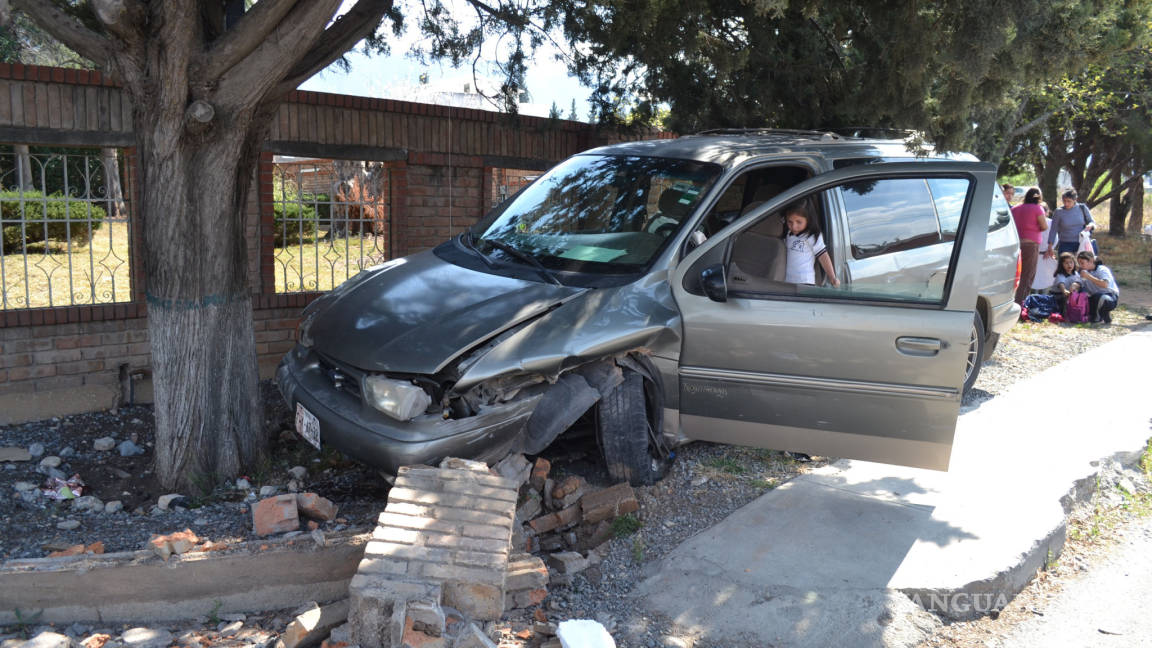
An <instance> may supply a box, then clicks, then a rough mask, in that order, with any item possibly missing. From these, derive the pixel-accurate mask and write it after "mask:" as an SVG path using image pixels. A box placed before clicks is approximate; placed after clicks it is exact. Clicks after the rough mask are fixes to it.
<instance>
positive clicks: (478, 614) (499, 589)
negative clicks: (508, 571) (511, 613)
mask: <svg viewBox="0 0 1152 648" xmlns="http://www.w3.org/2000/svg"><path fill="white" fill-rule="evenodd" d="M501 581H503V579H501ZM444 604H445V605H450V606H452V607H454V608H456V609H457V610H460V611H461V612H463V613H464V614H467V615H468V616H469V617H471V618H473V619H478V620H480V621H495V620H497V619H499V618H500V617H501V616H503V614H504V587H503V583H501V584H499V585H495V584H490V583H478V582H464V581H449V582H446V583H444Z"/></svg>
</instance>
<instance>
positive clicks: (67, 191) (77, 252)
mask: <svg viewBox="0 0 1152 648" xmlns="http://www.w3.org/2000/svg"><path fill="white" fill-rule="evenodd" d="M77 151H79V152H77ZM126 178H127V175H126V173H125V166H124V159H123V156H122V155H121V154H120V153H119V151H117V150H116V149H111V148H108V149H100V150H98V151H97V150H92V151H84V150H82V149H81V150H77V149H72V150H69V151H68V152H45V151H34V150H30V149H29V148H28V147H27V146H22V145H13V146H8V147H5V148H4V149H2V150H0V232H2V234H3V244H2V245H0V310H15V309H25V308H50V307H58V306H80V305H91V304H109V303H116V302H126V301H130V300H131V298H132V279H131V265H130V261H131V254H130V244H131V240H132V238H131V218H130V216H129V203H128V200H127V196H129V195H130V193H129V192H128V190H127V188H126V186H125V184H126V183H125V179H126Z"/></svg>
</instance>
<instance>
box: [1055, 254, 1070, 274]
mask: <svg viewBox="0 0 1152 648" xmlns="http://www.w3.org/2000/svg"><path fill="white" fill-rule="evenodd" d="M1064 259H1071V260H1072V274H1076V255H1075V254H1072V253H1071V252H1061V253H1060V258H1059V259H1058V260H1057V261H1056V272H1053V273H1052V276H1053V277H1059V276H1060V275H1062V274H1064ZM1064 276H1066V277H1070V276H1071V275H1064Z"/></svg>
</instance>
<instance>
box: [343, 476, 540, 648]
mask: <svg viewBox="0 0 1152 648" xmlns="http://www.w3.org/2000/svg"><path fill="white" fill-rule="evenodd" d="M440 466H441V467H440V468H430V467H427V466H406V467H403V468H401V469H400V470H399V474H398V475H397V478H396V484H395V486H393V488H392V490H391V491H390V492H389V493H388V505H387V507H386V508H385V509H384V512H383V513H381V514H380V518H379V523H378V525H377V527H376V530H375V532H373V534H372V539H371V540H370V541H369V542H368V545H367V546H366V547H365V548H364V558H363V560H361V561H360V566H359V567H358V568H357V571H356V575H355V576H354V577H353V578H352V582H351V584H350V586H349V592H350V597H351V612H350V618H349V622H350V623H351V625H352V633H353V639H354V640H355V642H356V643H358V644H360V645H361V646H363V648H376V647H377V646H381V645H385V646H386V645H388V644H387V643H386V640H385V639H384V638H385V637H388V636H390V634H391V631H390V630H389V629H388V628H386V627H384V624H387V623H392V622H393V621H394V620H396V619H398V618H401V616H400V614H399V613H398V612H397V610H399V609H402V608H403V607H404V606H403V605H402V603H404V602H406V601H409V600H423V599H431V600H433V602H435V603H437V604H443V605H448V606H451V607H454V608H456V609H458V610H460V611H462V612H464V613H465V614H467V615H468V616H469V617H471V618H473V619H478V620H495V619H499V618H500V617H501V615H502V614H503V613H504V606H505V584H506V578H507V571H508V554H509V550H510V545H511V539H512V524H513V520H514V518H515V509H516V495H517V487H518V484H517V483H516V482H515V481H513V480H511V479H507V478H505V477H499V476H496V475H493V474H492V473H490V472H489V471H488V466H487V465H485V464H483V463H480V462H475V461H466V460H461V459H445V460H444V462H443V463H441V464H440Z"/></svg>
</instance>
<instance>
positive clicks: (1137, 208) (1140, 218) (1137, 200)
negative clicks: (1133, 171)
mask: <svg viewBox="0 0 1152 648" xmlns="http://www.w3.org/2000/svg"><path fill="white" fill-rule="evenodd" d="M1130 193H1131V194H1132V216H1131V217H1130V218H1129V219H1128V228H1127V229H1128V233H1129V234H1131V235H1132V236H1140V234H1141V233H1142V232H1143V231H1144V182H1143V180H1141V181H1140V182H1137V183H1136V184H1135V185H1133V186H1132V189H1131V192H1130Z"/></svg>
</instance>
